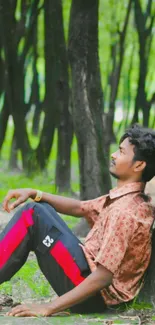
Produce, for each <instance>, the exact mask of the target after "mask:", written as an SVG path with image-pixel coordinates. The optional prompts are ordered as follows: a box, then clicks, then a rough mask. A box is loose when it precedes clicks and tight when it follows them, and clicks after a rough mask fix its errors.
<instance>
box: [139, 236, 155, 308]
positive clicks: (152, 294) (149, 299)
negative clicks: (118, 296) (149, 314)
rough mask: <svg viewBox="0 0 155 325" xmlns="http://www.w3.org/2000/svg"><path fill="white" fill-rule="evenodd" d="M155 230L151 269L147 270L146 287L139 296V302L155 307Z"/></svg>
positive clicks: (144, 286)
mask: <svg viewBox="0 0 155 325" xmlns="http://www.w3.org/2000/svg"><path fill="white" fill-rule="evenodd" d="M154 255H155V230H153V235H152V255H151V260H150V264H149V267H148V269H147V272H146V275H145V278H144V285H143V287H142V289H141V291H140V293H139V295H138V298H137V300H138V301H140V302H145V303H146V304H148V303H150V304H152V305H153V307H155V272H154V270H155V258H154Z"/></svg>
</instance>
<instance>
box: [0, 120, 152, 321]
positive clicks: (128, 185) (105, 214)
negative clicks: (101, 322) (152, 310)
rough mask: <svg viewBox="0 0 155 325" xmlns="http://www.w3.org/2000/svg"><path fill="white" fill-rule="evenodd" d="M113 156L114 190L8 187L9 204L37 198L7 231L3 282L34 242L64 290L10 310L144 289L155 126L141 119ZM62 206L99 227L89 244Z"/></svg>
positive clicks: (92, 301)
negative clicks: (90, 193)
mask: <svg viewBox="0 0 155 325" xmlns="http://www.w3.org/2000/svg"><path fill="white" fill-rule="evenodd" d="M111 157H112V160H111V164H110V173H111V175H113V176H114V177H115V178H117V187H116V188H115V189H113V190H111V191H110V192H109V194H108V195H106V196H101V197H99V198H97V199H94V200H89V201H78V200H75V199H69V198H64V197H60V196H57V195H52V194H48V193H42V192H40V191H37V190H34V189H19V190H11V191H9V192H8V194H7V196H6V197H5V199H4V202H3V207H4V209H5V210H6V211H8V212H9V211H10V210H12V209H14V208H15V207H16V206H18V205H19V204H21V203H22V202H25V201H26V200H27V199H28V198H31V199H33V200H34V202H31V203H27V204H26V205H24V207H22V209H20V210H18V211H17V212H16V213H15V215H14V217H13V218H12V219H11V221H10V223H9V224H8V225H7V227H6V228H5V230H4V231H3V233H2V234H1V238H0V282H1V283H2V282H4V281H7V280H9V279H10V278H11V277H12V276H13V274H15V273H16V272H17V270H18V269H19V268H20V267H21V266H22V265H23V264H24V262H25V261H26V259H27V256H28V253H29V251H30V250H33V251H34V252H35V254H36V257H37V260H38V263H39V266H40V268H41V270H42V272H43V273H44V275H45V277H46V278H47V280H48V281H49V283H50V284H51V286H52V287H53V288H54V290H55V291H56V292H57V294H58V296H59V297H58V298H57V299H55V300H54V301H53V302H51V303H48V304H43V305H20V306H16V307H15V308H12V310H11V311H10V312H9V313H8V315H10V316H35V315H42V316H50V315H52V314H54V313H57V312H59V311H63V310H65V309H66V308H71V311H72V312H78V313H85V312H102V311H104V309H105V307H106V306H115V305H119V304H121V303H124V302H128V301H132V300H133V298H134V297H135V296H136V295H137V294H138V292H139V290H140V288H141V285H142V281H143V276H144V273H145V270H146V269H147V267H148V264H149V260H150V255H151V228H152V224H153V220H154V208H153V206H152V205H151V203H150V198H149V197H148V196H147V195H145V194H144V188H145V185H146V182H147V181H149V180H150V179H151V178H152V177H153V176H154V175H155V164H154V162H155V132H153V131H152V130H150V129H145V128H142V127H141V126H138V125H134V126H133V127H131V128H130V129H128V130H127V131H126V132H125V134H124V135H123V137H122V138H121V140H120V146H119V149H118V150H117V151H116V152H115V153H113V154H112V156H111ZM12 198H15V199H16V200H15V201H14V202H13V203H12V204H11V203H10V200H11V199H12ZM36 201H38V202H39V203H37V202H36ZM56 211H57V212H60V213H63V214H68V215H73V216H77V217H82V216H84V217H85V218H86V219H87V220H88V222H89V224H90V225H91V227H92V229H91V230H90V232H89V234H88V235H87V237H86V239H85V242H84V244H81V243H80V241H79V240H78V239H77V238H76V237H75V236H74V235H73V234H72V232H71V230H69V229H68V227H67V226H66V224H65V223H64V221H62V220H61V218H60V217H59V216H58V214H57V212H56Z"/></svg>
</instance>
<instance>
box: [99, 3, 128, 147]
mask: <svg viewBox="0 0 155 325" xmlns="http://www.w3.org/2000/svg"><path fill="white" fill-rule="evenodd" d="M131 5H132V0H129V1H128V6H127V10H126V15H125V19H124V24H123V28H122V29H121V30H118V32H117V34H118V40H117V38H116V43H114V44H112V45H111V56H110V58H111V61H112V71H111V74H110V78H109V81H110V82H109V84H110V101H109V109H108V113H107V116H106V122H105V123H106V131H107V132H106V150H107V152H108V153H109V152H110V144H111V143H112V142H113V140H114V138H115V136H114V131H113V122H114V114H115V102H116V98H117V92H118V87H119V81H120V76H121V70H122V66H123V60H124V52H125V39H126V32H127V27H128V22H129V17H130V12H131Z"/></svg>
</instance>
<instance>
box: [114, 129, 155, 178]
mask: <svg viewBox="0 0 155 325" xmlns="http://www.w3.org/2000/svg"><path fill="white" fill-rule="evenodd" d="M126 138H129V142H130V143H131V144H133V145H134V153H135V155H134V161H136V160H140V161H145V162H146V167H145V169H144V171H143V174H142V181H143V182H148V181H150V180H151V178H152V177H153V176H155V132H154V131H153V130H152V129H149V128H145V127H142V126H140V125H138V124H134V125H133V126H131V127H130V128H128V129H127V130H126V131H125V133H124V135H123V136H122V137H121V139H120V143H121V142H123V141H124V140H125V139H126Z"/></svg>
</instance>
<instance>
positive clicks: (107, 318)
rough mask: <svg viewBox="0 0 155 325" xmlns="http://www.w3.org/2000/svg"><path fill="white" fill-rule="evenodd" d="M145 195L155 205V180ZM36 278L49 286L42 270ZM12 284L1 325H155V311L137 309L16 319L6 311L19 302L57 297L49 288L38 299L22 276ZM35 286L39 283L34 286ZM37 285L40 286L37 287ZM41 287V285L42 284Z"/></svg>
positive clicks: (0, 312)
mask: <svg viewBox="0 0 155 325" xmlns="http://www.w3.org/2000/svg"><path fill="white" fill-rule="evenodd" d="M146 192H149V193H150V194H151V196H152V199H153V202H154V203H155V179H154V180H153V181H152V182H150V183H149V184H148V185H147V189H146ZM11 217H12V214H8V213H6V212H4V211H2V210H1V211H0V230H2V229H3V228H4V226H5V225H6V224H7V223H8V221H9V220H10V218H11ZM34 260H35V256H34V254H33V253H30V256H29V258H28V263H31V262H33V261H34ZM33 276H34V278H33V279H32V281H34V282H36V281H38V279H41V280H39V281H42V284H41V285H42V286H44V283H45V285H46V282H47V281H46V280H45V279H43V277H42V274H41V272H40V270H39V269H38V268H37V269H36V273H35V274H33ZM10 282H11V285H12V293H11V295H9V294H7V293H4V292H3V290H2V292H0V324H2V325H21V324H23V325H24V324H27V323H28V325H35V324H36V325H40V324H52V325H59V324H60V325H61V324H64V325H78V324H80V325H87V324H90V325H97V324H102V325H113V324H122V325H123V324H124V325H134V324H135V325H136V324H137V325H152V324H155V310H153V309H147V308H144V309H143V308H142V309H140V310H136V309H133V308H128V309H127V310H126V311H124V312H120V311H110V310H107V311H106V312H105V313H104V314H95V315H94V314H93V315H90V314H89V315H83V316H82V315H73V314H72V315H69V316H68V315H66V314H64V313H61V314H59V315H57V316H54V317H48V318H43V317H37V318H35V317H34V318H29V319H26V318H15V317H7V316H6V312H7V311H8V310H9V309H10V307H11V306H12V304H16V303H19V302H20V303H31V302H36V301H37V302H40V303H41V302H49V301H51V300H52V299H53V298H54V297H55V296H56V295H55V293H54V291H53V290H51V288H50V292H49V294H47V295H46V296H45V297H44V294H42V295H40V296H37V297H35V296H34V292H33V293H32V288H30V287H29V285H28V283H26V284H24V280H23V279H22V278H21V277H17V278H15V279H14V278H13V280H12V279H11V280H10V281H9V283H10ZM35 284H36V283H35ZM36 285H37V284H36ZM39 286H40V283H39Z"/></svg>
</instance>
